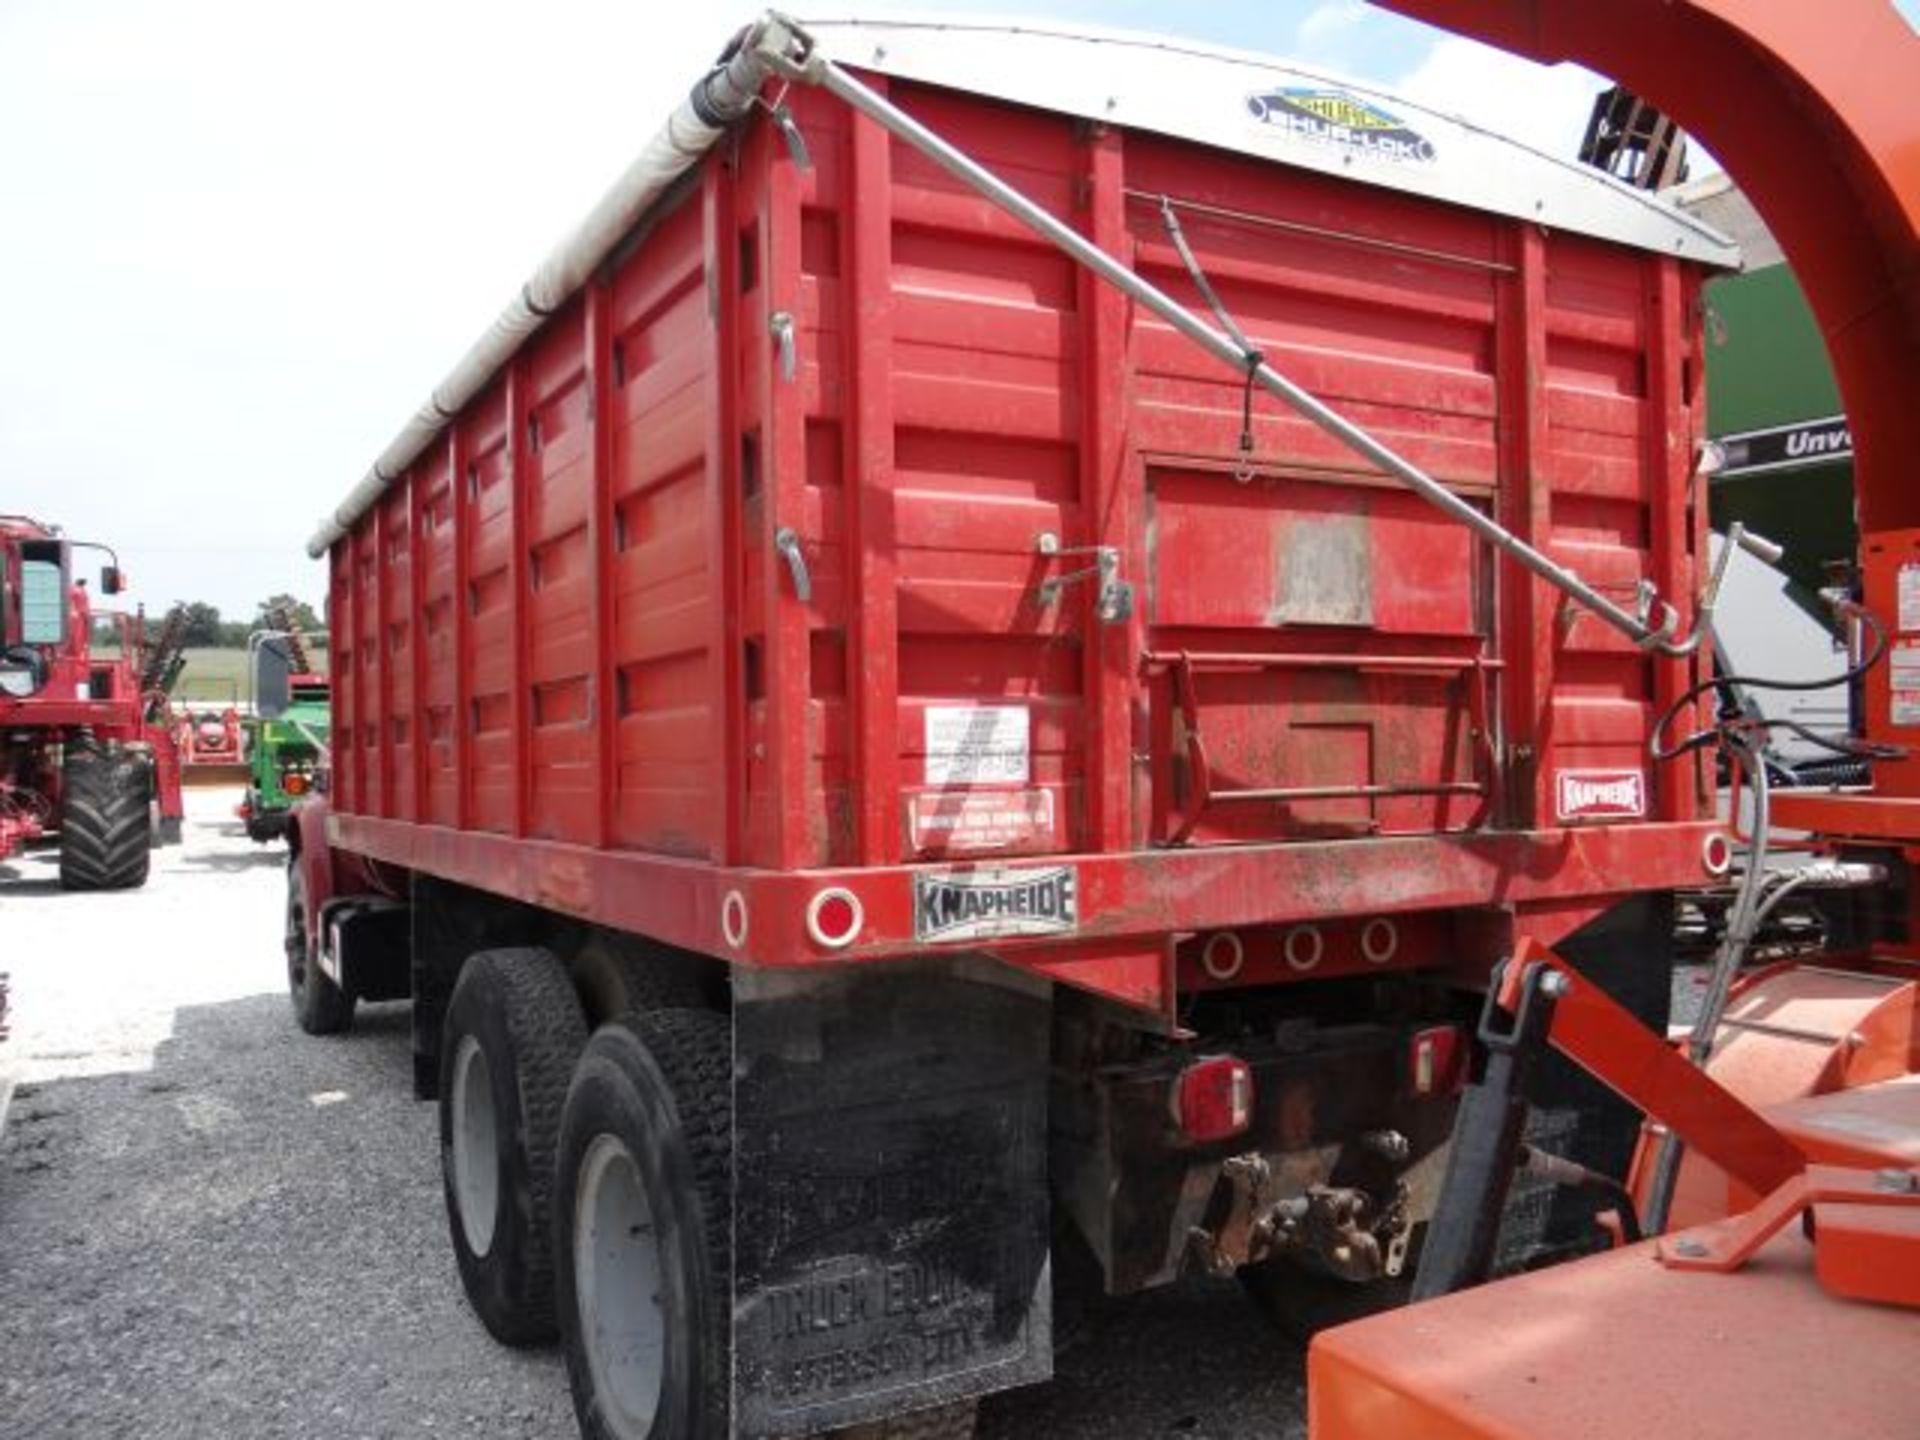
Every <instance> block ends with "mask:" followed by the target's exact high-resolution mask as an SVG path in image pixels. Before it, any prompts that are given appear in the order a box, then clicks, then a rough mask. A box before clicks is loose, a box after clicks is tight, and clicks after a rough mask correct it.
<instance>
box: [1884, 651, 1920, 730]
mask: <svg viewBox="0 0 1920 1440" xmlns="http://www.w3.org/2000/svg"><path fill="white" fill-rule="evenodd" d="M1888 673H1889V676H1890V678H1891V680H1892V682H1893V707H1892V708H1893V716H1892V718H1893V723H1894V724H1896V725H1920V644H1914V645H1896V646H1894V647H1893V664H1892V666H1891V668H1890V670H1889V672H1888Z"/></svg>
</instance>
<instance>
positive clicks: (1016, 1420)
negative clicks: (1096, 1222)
mask: <svg viewBox="0 0 1920 1440" xmlns="http://www.w3.org/2000/svg"><path fill="white" fill-rule="evenodd" d="M188 799H189V816H188V821H187V829H186V837H185V842H184V843H183V844H182V845H180V846H178V847H176V848H170V849H167V850H164V851H161V852H158V853H157V854H156V856H155V870H154V874H153V877H152V879H151V880H150V881H149V882H148V885H147V888H145V889H144V890H140V891H135V892H132V893H128V894H121V895H105V896H85V897H83V896H69V895H64V894H62V893H61V892H60V890H59V887H58V885H57V883H56V881H55V879H54V865H53V861H52V857H51V856H50V855H42V854H36V855H30V856H27V857H24V858H22V859H18V860H16V861H14V862H12V863H10V864H6V865H0V937H4V938H3V939H0V963H4V966H5V968H6V969H7V970H9V971H10V972H11V973H12V976H13V1013H14V1022H13V1038H12V1040H10V1041H8V1042H6V1043H5V1044H4V1045H0V1091H4V1088H5V1084H6V1082H7V1081H8V1080H9V1079H11V1080H14V1081H17V1082H18V1088H17V1090H16V1091H15V1094H14V1099H13V1104H12V1108H11V1112H10V1114H9V1115H8V1117H7V1119H6V1130H5V1135H4V1137H3V1138H0V1440H61V1437H68V1436H73V1437H80V1436H85V1437H87V1440H108V1437H121V1436H126V1437H133V1436H138V1437H141V1440H170V1437H196V1440H198V1437H206V1436H213V1435H229V1436H236V1437H246V1440H280V1437H309V1436H313V1437H317V1436H326V1437H330V1440H331V1437H376V1436H420V1435H459V1436H462V1437H474V1440H489V1437H507V1436H555V1437H562V1440H565V1437H570V1436H572V1435H573V1434H574V1425H573V1415H572V1407H571V1404H570V1403H569V1401H568V1398H567V1393H566V1379H565V1375H564V1373H563V1371H562V1368H561V1365H560V1361H559V1358H558V1356H557V1355H556V1354H555V1353H554V1352H553V1351H551V1350H536V1351H530V1352H514V1351H510V1350H506V1349H503V1348H502V1347H500V1346H498V1345H496V1344H494V1343H493V1341H492V1340H490V1339H489V1338H488V1337H487V1335H486V1334H485V1332H484V1331H483V1330H482V1329H481V1328H480V1325H479V1323H478V1322H477V1321H476V1320H474V1319H473V1317H472V1316H471V1315H470V1314H469V1313H468V1311H467V1309H466V1307H465V1304H464V1302H463V1300H462V1298H461V1294H460V1283H459V1279H458V1276H457V1274H456V1273H455V1270H454V1265H453V1256H452V1251H451V1249H450V1248H449V1246H448V1244H447V1239H446V1229H445V1226H446V1221H445V1216H444V1212H443V1210H442V1208H441V1201H440V1183H439V1172H438V1162H437V1158H436V1151H437V1141H436V1137H435V1121H434V1113H433V1109H432V1107H431V1106H427V1105H420V1104H416V1103H415V1102H414V1101H413V1100H412V1098H411V1079H410V1077H411V1065H410V1061H409V1056H408V1026H407V1015H406V1011H405V1008H404V1007H399V1006H381V1007H374V1008H371V1009H363V1010H362V1012H361V1015H360V1018H359V1020H358V1021H357V1023H356V1025H355V1028H354V1031H353V1033H352V1034H351V1035H349V1036H346V1037H344V1038H340V1039H330V1040H315V1039H310V1038H307V1037H304V1036H302V1035H300V1034H299V1032H298V1031H297V1030H296V1029H295V1028H294V1026H293V1023H292V1020H291V1018H290V1017H289V1015H288V1013H287V1005H286V1000H285V998H284V995H283V992H282V991H281V988H280V983H281V976H280V970H279V963H280V961H279V955H278V943H277V942H278V936H279V926H280V913H279V912H280V904H281V895H282V885H283V881H282V878H281V855H282V852H281V851H280V850H279V849H278V848H277V847H274V848H271V849H262V848H259V847H256V846H253V845H252V844H250V843H249V842H248V841H247V839H246V838H245V836H244V835H243V834H242V833H241V831H240V827H239V824H238V822H236V821H234V820H233V819H231V813H232V807H233V803H234V800H235V796H234V795H233V794H232V793H231V792H226V791H199V792H193V793H191V794H190V795H189V797H188ZM0 1105H4V1102H3V1101H0ZM1057 1369H1058V1376H1057V1378H1056V1380H1055V1381H1054V1383H1053V1384H1051V1385H1049V1386H1043V1387H1038V1388H1035V1389H1032V1390H1028V1391H1023V1392H1019V1393H1016V1394H1012V1395H1006V1396H1000V1397H996V1398H995V1399H993V1400H991V1401H989V1402H988V1403H987V1404H986V1405H985V1406H984V1407H983V1409H982V1415H981V1426H980V1433H981V1435H982V1436H983V1437H985V1440H1014V1437H1022V1440H1026V1437H1038V1436H1047V1437H1059V1440H1095V1437H1100V1440H1107V1437H1119V1436H1139V1437H1148V1436H1180V1437H1191V1440H1226V1437H1234V1440H1292V1437H1297V1436H1300V1435H1302V1434H1304V1421H1303V1412H1304V1403H1305V1402H1304V1390H1303V1382H1302V1366H1301V1357H1300V1354H1299V1352H1298V1351H1297V1350H1296V1349H1293V1348H1291V1347H1289V1346H1288V1345H1286V1344H1285V1343H1284V1342H1282V1341H1280V1340H1278V1339H1276V1338H1275V1337H1274V1336H1273V1335H1272V1334H1271V1332H1269V1331H1268V1330H1267V1329H1266V1328H1265V1327H1264V1326H1263V1325H1262V1324H1261V1323H1260V1321H1259V1320H1258V1319H1257V1318H1256V1317H1255V1316H1254V1315H1253V1313H1252V1311H1251V1309H1250V1308H1249V1307H1248V1306H1247V1305H1246V1304H1245V1303H1244V1302H1243V1301H1242V1300H1241V1299H1240V1297H1239V1294H1238V1292H1237V1290H1236V1289H1235V1288H1234V1287H1233V1286H1232V1285H1231V1284H1227V1285H1209V1284H1192V1285H1186V1286H1182V1287H1178V1288H1176V1289H1174V1290H1171V1291H1168V1292H1166V1293H1163V1294H1160V1295H1157V1296H1154V1297H1151V1298H1149V1299H1147V1300H1144V1301H1138V1302H1134V1303H1132V1304H1129V1305H1126V1306H1121V1307H1116V1308H1115V1309H1113V1310H1112V1311H1111V1312H1109V1313H1106V1314H1103V1315H1102V1316H1101V1317H1100V1318H1098V1319H1097V1320H1096V1321H1095V1322H1094V1323H1093V1325H1092V1327H1091V1329H1090V1331H1089V1333H1088V1336H1087V1338H1086V1339H1085V1340H1084V1341H1083V1342H1082V1343H1080V1344H1079V1345H1077V1346H1075V1347H1074V1348H1072V1349H1071V1350H1069V1351H1068V1352H1067V1353H1066V1354H1065V1355H1063V1356H1062V1357H1061V1358H1060V1361H1059V1364H1058V1367H1057Z"/></svg>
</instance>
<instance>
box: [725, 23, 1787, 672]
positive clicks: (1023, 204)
mask: <svg viewBox="0 0 1920 1440" xmlns="http://www.w3.org/2000/svg"><path fill="white" fill-rule="evenodd" d="M756 41H757V44H758V45H759V47H760V50H759V53H760V56H761V58H762V59H763V60H764V61H765V63H766V64H767V66H768V68H770V69H772V70H774V71H776V72H777V73H778V74H780V75H781V76H782V77H784V78H785V79H788V80H790V81H794V82H798V83H802V84H807V85H817V86H820V87H821V88H822V89H824V90H826V91H827V92H828V93H829V94H831V95H833V96H835V97H837V98H838V99H840V100H842V101H843V102H845V103H846V104H847V105H849V106H850V107H852V108H853V109H854V110H857V111H858V112H859V113H861V114H862V115H865V116H867V117H868V118H869V119H871V120H873V121H875V122H876V123H878V124H879V125H880V126H881V127H882V128H883V129H885V130H886V131H887V132H888V133H889V134H891V135H893V136H895V137H896V138H898V139H900V140H902V141H904V142H905V143H906V144H908V145H911V146H912V147H913V148H914V149H915V150H918V151H919V152H920V153H921V154H922V155H924V156H926V157H927V158H928V159H929V160H931V161H933V162H934V163H935V164H936V165H938V166H939V167H940V168H941V169H943V170H945V171H946V172H947V173H948V174H950V175H952V176H953V177H954V178H955V179H957V180H959V181H960V182H961V183H962V184H964V185H966V186H968V187H969V188H971V189H973V190H975V191H977V192H978V193H979V194H980V195H982V196H984V197H985V198H986V199H987V200H989V201H991V202H992V203H993V204H995V205H997V206H999V207H1000V209H1002V210H1004V211H1006V212H1007V214H1009V215H1011V216H1012V217H1013V218H1014V219H1015V220H1017V221H1019V222H1020V223H1021V224H1023V225H1025V226H1026V227H1027V228H1028V229H1029V230H1032V231H1033V232H1034V233H1036V234H1037V235H1039V236H1040V237H1041V238H1043V239H1045V240H1047V241H1049V242H1051V243H1052V244H1053V245H1054V246H1055V247H1057V248H1058V249H1060V250H1062V251H1064V252H1065V253H1066V254H1067V255H1068V256H1069V257H1070V258H1071V259H1072V260H1074V261H1075V262H1077V263H1078V264H1080V265H1083V266H1085V267H1086V268H1087V269H1089V270H1091V271H1093V273H1094V274H1096V275H1098V276H1099V277H1100V278H1101V279H1102V280H1105V281H1106V282H1107V283H1108V284H1110V285H1112V286H1114V287H1115V288H1116V289H1118V290H1119V291H1121V293H1123V294H1125V295H1126V296H1128V297H1129V298H1130V299H1132V300H1134V301H1135V302H1136V303H1137V304H1139V305H1141V306H1143V307H1145V308H1146V309H1148V310H1150V311H1152V312H1153V313H1154V314H1155V315H1157V316H1159V317H1160V319H1162V320H1164V321H1166V322H1167V324H1169V325H1171V326H1172V327H1173V328H1174V329H1175V330H1178V331H1179V332H1180V333H1181V334H1183V335H1185V336H1186V337H1187V338H1188V339H1189V340H1192V341H1193V342H1194V343H1195V344H1197V345H1199V346H1200V348H1201V349H1203V350H1205V351H1206V352H1207V353H1208V354H1210V355H1212V356H1214V357H1215V358H1216V359H1218V360H1220V361H1222V362H1223V363H1225V364H1227V365H1229V366H1231V367H1232V368H1233V370H1234V372H1235V374H1237V375H1240V376H1243V377H1245V378H1246V380H1247V382H1248V383H1249V384H1250V385H1258V386H1259V387H1260V388H1261V389H1263V390H1265V391H1266V392H1267V393H1268V394H1270V395H1272V396H1274V397H1275V398H1277V399H1279V400H1281V401H1283V402H1284V403H1285V404H1287V405H1288V406H1290V407H1292V408H1293V409H1294V410H1295V411H1297V412H1298V413H1299V414H1300V415H1302V416H1303V417H1305V418H1306V419H1307V420H1309V421H1311V422H1312V423H1313V424H1315V425H1317V426H1319V427H1320V429H1322V430H1324V431H1325V432H1326V433H1327V434H1329V435H1331V436H1333V437H1334V438H1335V439H1336V440H1339V441H1340V442H1341V443H1342V444H1344V445H1346V446H1348V447H1349V448H1350V449H1352V450H1354V451H1356V452H1358V453H1359V454H1360V455H1361V456H1362V457H1363V458H1365V459H1366V460H1368V461H1371V462H1372V463H1373V464H1374V465H1376V466H1378V467H1379V468H1380V469H1381V470H1383V471H1385V472H1386V473H1387V474H1389V475H1392V476H1393V477H1394V478H1395V479H1397V480H1399V481H1400V482H1401V483H1402V484H1403V485H1405V486H1406V487H1407V488H1408V489H1410V490H1412V491H1413V492H1414V493H1415V494H1417V495H1419V496H1420V497H1421V498H1422V499H1423V500H1425V501H1426V502H1427V503H1428V504H1430V505H1432V506H1433V507H1434V508H1435V509H1437V510H1439V511H1440V512H1441V513H1442V514H1444V515H1446V516H1448V517H1449V518H1451V519H1453V520H1455V521H1457V522H1459V523H1460V524H1462V525H1464V526H1466V527H1467V528H1468V529H1469V530H1472V531H1473V532H1474V533H1475V534H1477V535H1479V536H1480V537H1481V539H1483V540H1485V541H1487V542H1488V543H1489V544H1490V545H1492V546H1493V547H1494V548H1495V549H1496V550H1498V551H1501V552H1502V553H1504V554H1505V555H1507V556H1508V557H1509V558H1510V559H1511V560H1513V561H1514V562H1515V563H1516V564H1518V565H1520V566H1522V567H1523V568H1525V569H1527V570H1529V571H1531V572H1532V573H1533V574H1535V575H1537V576H1539V577H1540V578H1541V579H1542V580H1545V581H1546V582H1547V583H1548V584H1549V585H1552V586H1553V587H1554V588H1555V589H1557V590H1559V591H1560V592H1561V593H1562V594H1564V595H1565V596H1566V597H1567V599H1568V600H1569V601H1570V602H1571V603H1573V604H1575V605H1578V606H1580V607H1581V608H1582V609H1583V610H1586V611H1589V612H1591V613H1592V614H1594V615H1597V616H1599V618H1600V619H1602V620H1604V621H1605V622H1606V623H1607V624H1609V625H1611V626H1612V627H1613V628H1614V629H1616V630H1618V631H1619V632H1620V633H1621V634H1623V635H1625V636H1626V637H1627V638H1628V639H1630V640H1632V641H1633V643H1634V644H1635V645H1637V646H1639V647H1640V648H1642V649H1644V650H1647V651H1649V652H1652V653H1656V654H1661V655H1668V656H1674V657H1681V658H1684V657H1687V656H1691V655H1693V654H1694V653H1695V652H1697V651H1698V650H1699V649H1700V648H1701V646H1702V645H1703V644H1705V642H1706V639H1707V637H1708V635H1709V634H1711V633H1712V623H1713V610H1712V607H1711V605H1710V604H1707V603H1704V601H1705V599H1706V598H1710V597H1703V603H1702V604H1700V606H1699V607H1698V608H1697V610H1696V613H1695V619H1694V624H1693V628H1692V629H1691V630H1690V631H1689V632H1688V633H1687V634H1685V635H1679V634H1677V633H1676V632H1677V631H1678V630H1679V628H1680V617H1679V613H1678V611H1677V610H1676V609H1675V608H1674V606H1673V605H1672V604H1671V603H1670V602H1668V601H1666V600H1663V599H1660V598H1659V597H1658V596H1649V597H1647V599H1646V600H1645V601H1644V602H1643V603H1641V604H1640V605H1639V606H1638V613H1636V611H1635V610H1634V609H1629V608H1628V607H1626V606H1623V605H1621V604H1620V603H1618V602H1617V601H1615V600H1612V599H1610V598H1609V597H1608V596H1606V595H1605V594H1603V593H1602V592H1601V590H1600V589H1599V588H1598V587H1596V586H1594V585H1592V584H1590V583H1588V582H1587V581H1586V580H1583V579H1582V578H1581V577H1580V576H1579V575H1578V574H1576V573H1575V572H1574V571H1572V570H1570V569H1568V568H1567V567H1566V566H1564V565H1562V564H1560V563H1559V562H1558V561H1556V560H1554V559H1553V558H1552V557H1550V556H1548V555H1546V554H1545V553H1544V552H1542V551H1540V550H1537V549H1535V548H1534V547H1533V546H1532V545H1530V544H1528V543H1527V542H1526V541H1525V540H1523V539H1521V538H1520V537H1519V536H1518V535H1516V534H1514V533H1513V532H1512V531H1511V530H1508V529H1507V528H1506V527H1505V526H1503V525H1501V524H1500V523H1499V522H1498V521H1497V520H1495V519H1494V518H1493V517H1492V516H1490V515H1487V514H1484V513H1482V511H1481V510H1480V509H1479V508H1478V507H1477V506H1475V505H1473V504H1472V503H1471V502H1469V501H1467V500H1465V499H1462V498H1461V497H1460V496H1458V495H1456V494H1454V492H1453V491H1452V490H1450V489H1448V488H1447V487H1446V486H1445V485H1443V484H1442V483H1441V482H1440V481H1438V480H1436V479H1434V478H1433V477H1432V476H1431V475H1429V474H1427V472H1426V471H1424V470H1422V469H1421V468H1420V467H1419V466H1417V465H1415V464H1414V463H1413V462H1412V461H1410V460H1408V459H1406V458H1405V457H1404V456H1402V455H1401V454H1399V452H1397V451H1395V450H1394V449H1393V448H1392V447H1390V446H1389V445H1387V444H1386V443H1385V442H1384V441H1382V440H1380V439H1378V438H1377V437H1376V436H1374V435H1373V434H1372V433H1371V432H1370V431H1368V430H1366V429H1364V428H1362V427H1361V426H1359V425H1357V424H1355V423H1354V422H1353V421H1352V420H1349V419H1348V418H1347V417H1346V416H1344V415H1342V414H1340V413H1339V412H1338V411H1337V410H1335V409H1334V408H1333V407H1332V406H1330V405H1328V404H1326V403H1325V402H1324V401H1322V400H1320V399H1318V398H1317V397H1315V396H1314V395H1312V394H1311V393H1309V392H1308V391H1307V390H1306V389H1305V388H1303V387H1302V386H1300V385H1299V384H1297V383H1296V382H1294V381H1293V380H1291V379H1289V378H1288V377H1286V376H1285V375H1282V374H1281V373H1280V372H1279V371H1278V370H1275V369H1274V368H1273V366H1272V365H1271V364H1269V363H1268V362H1267V361H1266V360H1265V359H1264V358H1263V357H1262V356H1261V355H1260V353H1259V352H1258V351H1257V350H1255V349H1254V348H1253V347H1252V346H1251V345H1250V344H1247V343H1244V342H1243V341H1237V340H1235V339H1234V338H1233V337H1232V336H1231V335H1228V334H1225V333H1223V332H1222V331H1221V330H1218V329H1216V328H1215V327H1214V326H1212V325H1209V324H1208V323H1207V322H1206V321H1205V320H1203V319H1202V318H1201V317H1200V316H1198V315H1196V314H1195V313H1194V312H1193V311H1191V310H1189V309H1188V308H1187V307H1186V306H1184V305H1182V304H1181V303H1180V302H1179V301H1177V300H1175V299H1173V297H1172V296H1170V295H1168V294H1167V293H1166V292H1165V291H1163V290H1161V289H1159V288H1158V287H1157V286H1155V285H1153V284H1152V283H1151V282H1150V281H1148V280H1145V279H1143V278H1142V277H1141V276H1139V275H1137V274H1135V273H1134V272H1133V271H1132V270H1130V269H1128V268H1127V267H1126V266H1125V265H1123V264H1122V263H1121V262H1120V261H1118V260H1116V259H1115V258H1114V257H1113V256H1111V255H1109V254H1108V253H1107V252H1106V251H1105V250H1102V249H1101V248H1100V247H1099V246H1097V245H1095V244H1094V243H1093V242H1092V241H1090V240H1088V239H1087V238H1086V237H1085V236H1083V235H1081V234H1080V233H1079V232H1078V231H1077V230H1075V229H1073V228H1072V227H1071V226H1069V225H1066V224H1063V223H1062V222H1061V221H1060V220H1058V219H1056V218H1055V217H1054V216H1053V215H1051V214H1050V213H1048V211H1046V210H1045V209H1044V208H1042V207H1041V206H1040V205H1038V204H1036V203H1035V202H1034V201H1033V200H1031V199H1029V198H1028V197H1027V196H1025V195H1023V194H1022V193H1021V192H1020V191H1018V190H1016V189H1015V188H1014V187H1013V186H1011V185H1009V184H1007V183H1006V182H1005V181H1004V180H1002V179H1000V178H999V176H997V175H995V174H994V173H993V172H992V171H990V170H988V169H987V168H986V167H985V166H983V165H981V164H980V163H979V162H978V161H976V160H974V159H973V158H972V157H970V156H968V155H967V154H966V153H965V152H963V151H962V150H960V149H959V148H958V147H956V146H954V145H953V144H952V143H951V142H949V141H947V140H945V139H943V138H942V137H941V136H940V135H938V134H936V133H935V132H934V131H933V130H930V129H929V128H928V127H927V126H925V125H923V124H921V123H920V122H919V121H918V120H916V119H914V118H913V117H912V116H911V115H909V114H907V112H906V111H904V110H902V109H901V108H900V107H899V106H898V105H895V104H894V103H893V102H892V101H890V100H888V99H887V98H886V97H885V96H883V95H881V94H879V93H878V92H877V91H875V90H874V89H872V88H871V87H870V86H868V85H865V84H863V83H862V82H861V81H859V80H857V79H855V78H854V77H853V76H852V75H851V74H849V73H848V72H847V71H845V70H843V69H842V68H841V67H840V66H839V65H837V64H835V63H834V62H833V61H832V60H830V59H828V58H827V57H826V56H825V55H824V54H822V53H821V51H820V49H819V47H818V46H817V45H816V44H815V43H814V41H813V38H812V37H811V36H809V35H808V34H807V33H806V30H805V29H804V27H802V26H800V25H799V24H797V23H796V22H794V21H792V20H790V19H788V18H787V17H786V16H783V15H779V14H777V13H771V12H770V14H769V16H768V20H767V22H766V23H765V24H764V25H763V26H761V27H760V28H759V32H758V34H757V36H756ZM1736 543H1738V544H1740V545H1741V546H1742V548H1744V549H1747V550H1749V551H1751V552H1752V553H1754V554H1755V555H1757V556H1759V557H1760V558H1762V559H1767V558H1769V556H1771V558H1773V559H1778V558H1779V548H1778V547H1777V546H1773V545H1770V544H1767V543H1766V542H1764V541H1761V540H1759V537H1757V536H1750V535H1747V536H1744V538H1742V539H1740V540H1738V541H1736Z"/></svg>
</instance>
